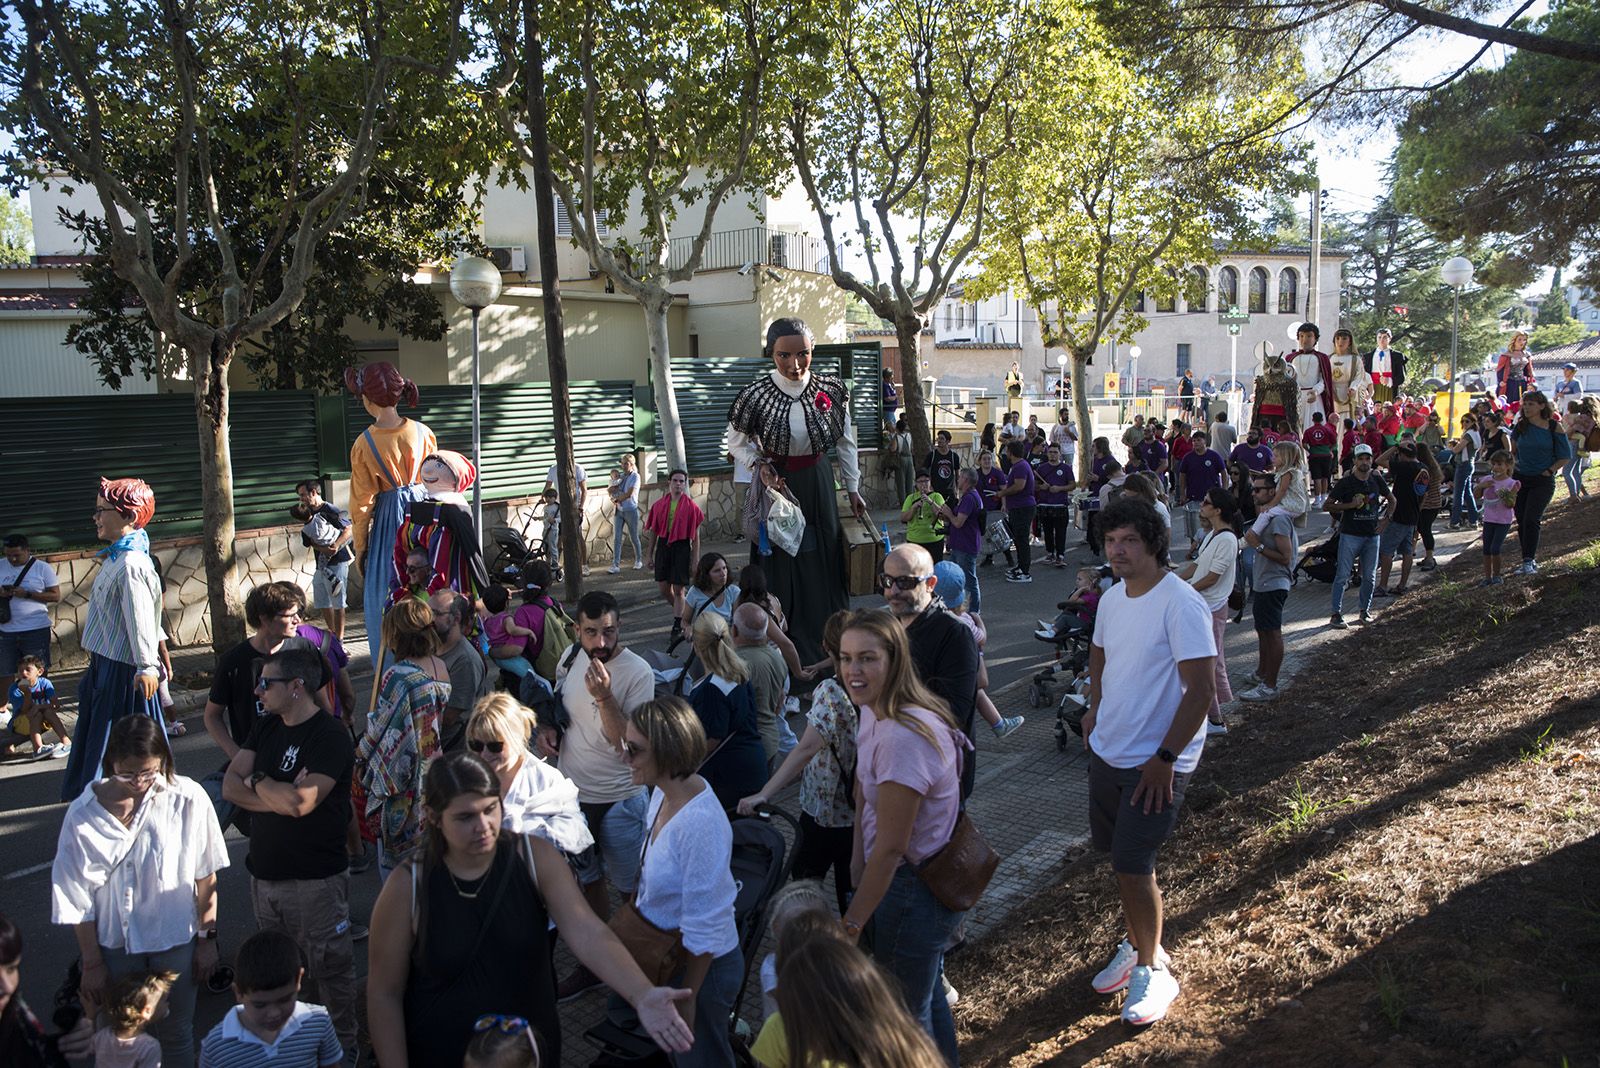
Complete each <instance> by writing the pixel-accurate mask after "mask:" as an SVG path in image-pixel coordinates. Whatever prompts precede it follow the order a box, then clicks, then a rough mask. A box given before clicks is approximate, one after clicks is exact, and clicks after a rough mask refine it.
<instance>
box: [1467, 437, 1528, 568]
mask: <svg viewBox="0 0 1600 1068" xmlns="http://www.w3.org/2000/svg"><path fill="white" fill-rule="evenodd" d="M1511 464H1512V459H1511V454H1510V453H1509V452H1507V451H1506V450H1504V449H1496V450H1495V451H1494V453H1493V455H1491V456H1490V457H1489V471H1490V474H1488V475H1485V476H1484V477H1483V478H1480V479H1478V481H1477V483H1476V484H1475V485H1474V486H1473V487H1472V492H1473V494H1474V496H1476V497H1477V498H1478V500H1479V501H1481V502H1482V504H1483V581H1482V582H1481V583H1479V585H1480V586H1498V585H1500V583H1501V582H1503V581H1504V580H1503V579H1502V578H1501V577H1500V547H1501V546H1502V545H1504V544H1505V543H1506V535H1507V534H1509V533H1511V524H1512V523H1515V522H1516V521H1517V513H1516V503H1517V491H1518V490H1519V489H1521V488H1522V483H1521V482H1520V481H1518V480H1517V479H1515V478H1512V477H1511Z"/></svg>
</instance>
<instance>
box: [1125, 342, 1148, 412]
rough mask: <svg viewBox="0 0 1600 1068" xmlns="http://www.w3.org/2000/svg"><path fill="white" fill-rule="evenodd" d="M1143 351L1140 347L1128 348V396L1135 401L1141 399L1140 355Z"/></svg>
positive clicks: (1131, 346) (1132, 346)
mask: <svg viewBox="0 0 1600 1068" xmlns="http://www.w3.org/2000/svg"><path fill="white" fill-rule="evenodd" d="M1143 351H1144V350H1143V349H1141V348H1140V347H1139V346H1138V345H1130V346H1129V347H1128V395H1129V396H1131V397H1133V399H1134V400H1138V399H1139V353H1141V352H1143Z"/></svg>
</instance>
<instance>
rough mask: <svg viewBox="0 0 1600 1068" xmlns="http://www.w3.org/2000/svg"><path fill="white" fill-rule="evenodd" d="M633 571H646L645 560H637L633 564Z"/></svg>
mask: <svg viewBox="0 0 1600 1068" xmlns="http://www.w3.org/2000/svg"><path fill="white" fill-rule="evenodd" d="M633 569H634V570H635V571H643V570H644V561H643V560H635V561H634V562H633Z"/></svg>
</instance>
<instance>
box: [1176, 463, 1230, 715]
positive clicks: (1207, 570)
mask: <svg viewBox="0 0 1600 1068" xmlns="http://www.w3.org/2000/svg"><path fill="white" fill-rule="evenodd" d="M1240 522H1241V520H1240V518H1239V504H1238V502H1237V501H1235V500H1234V499H1233V494H1231V493H1229V492H1228V491H1227V490H1225V489H1222V488H1221V487H1220V486H1219V487H1215V488H1213V489H1212V490H1211V491H1210V492H1209V493H1207V494H1206V495H1205V497H1204V498H1203V499H1202V500H1201V501H1200V523H1201V525H1202V526H1203V527H1204V528H1205V531H1206V536H1205V540H1204V541H1202V542H1201V543H1200V552H1199V555H1197V556H1196V557H1195V560H1194V562H1193V563H1190V564H1185V565H1184V566H1183V569H1182V570H1180V571H1179V572H1178V577H1179V578H1182V579H1184V580H1185V581H1186V582H1188V583H1189V585H1191V586H1193V587H1194V588H1195V589H1196V590H1197V591H1198V592H1199V594H1200V596H1202V597H1204V598H1205V599H1206V607H1207V608H1209V609H1211V634H1212V637H1213V638H1214V639H1215V640H1216V643H1217V656H1216V680H1217V693H1216V696H1215V697H1213V698H1212V699H1211V708H1210V710H1209V711H1208V712H1207V713H1206V733H1207V734H1227V733H1228V725H1227V724H1226V723H1224V722H1223V720H1222V703H1223V702H1224V701H1231V700H1233V689H1232V688H1231V687H1230V686H1229V685H1228V663H1227V659H1226V658H1225V657H1224V656H1223V640H1224V636H1225V635H1224V632H1225V631H1226V629H1227V626H1228V611H1229V609H1228V595H1229V594H1231V593H1232V592H1233V586H1234V579H1235V576H1236V574H1237V571H1238V566H1239V526H1240Z"/></svg>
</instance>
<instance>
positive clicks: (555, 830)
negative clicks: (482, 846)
mask: <svg viewBox="0 0 1600 1068" xmlns="http://www.w3.org/2000/svg"><path fill="white" fill-rule="evenodd" d="M500 807H501V809H502V810H503V811H504V812H505V825H506V829H507V830H511V831H515V832H516V833H517V834H533V835H538V836H539V837H540V838H543V839H544V840H545V841H547V842H549V843H550V844H551V845H553V846H555V847H556V848H557V849H559V850H561V851H562V852H563V853H572V854H577V853H582V852H583V851H584V850H585V849H588V848H589V847H590V846H592V845H594V835H593V834H591V833H590V831H589V824H588V823H587V822H585V821H584V818H583V811H582V810H581V809H579V808H578V784H577V783H575V782H573V781H572V780H571V779H569V778H567V777H566V776H565V775H563V774H561V772H559V771H557V770H556V769H555V768H553V767H551V766H550V765H549V764H546V763H545V762H544V761H542V760H540V759H539V758H538V757H536V756H534V755H533V754H532V753H529V754H528V755H526V756H524V757H523V758H522V766H521V767H520V768H518V769H517V774H516V776H515V777H514V778H513V779H512V780H511V785H510V787H508V788H507V790H506V795H505V797H504V798H502V799H501V801H500Z"/></svg>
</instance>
